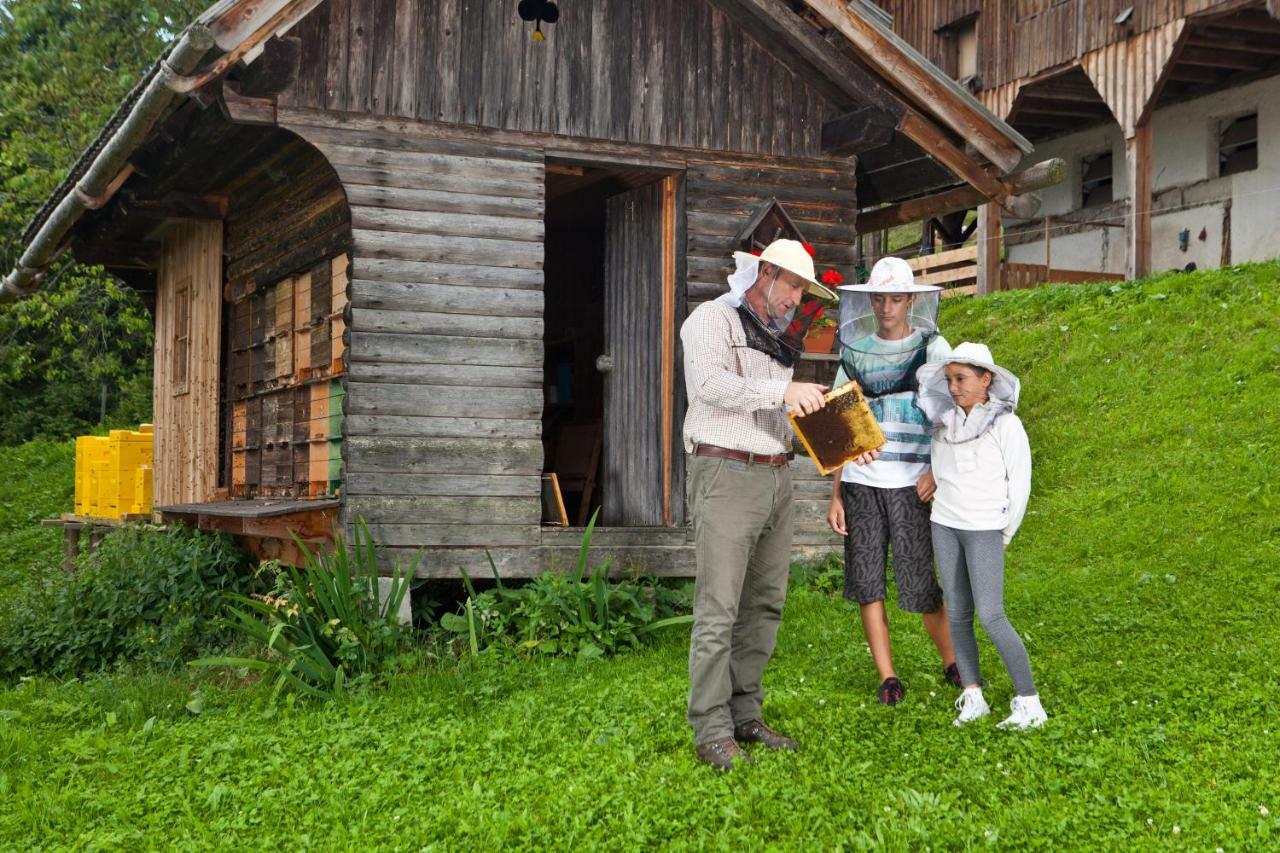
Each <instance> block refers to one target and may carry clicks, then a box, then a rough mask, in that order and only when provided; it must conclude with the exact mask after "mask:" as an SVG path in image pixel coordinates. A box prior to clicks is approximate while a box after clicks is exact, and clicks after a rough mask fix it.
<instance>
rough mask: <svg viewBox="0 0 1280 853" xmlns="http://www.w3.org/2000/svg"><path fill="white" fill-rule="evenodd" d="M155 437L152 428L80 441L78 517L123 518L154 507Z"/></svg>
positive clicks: (77, 443)
mask: <svg viewBox="0 0 1280 853" xmlns="http://www.w3.org/2000/svg"><path fill="white" fill-rule="evenodd" d="M153 440H154V435H153V434H152V429H151V425H150V424H143V425H142V426H141V427H139V428H138V429H137V430H125V429H117V430H112V431H111V433H110V434H109V435H107V436H106V437H105V438H103V437H100V436H94V435H82V436H80V437H78V438H77V439H76V504H75V505H76V514H77V515H83V516H87V517H89V518H119V517H120V516H122V515H134V514H146V513H149V512H151V506H152V491H153V489H152V485H153V481H152V476H153V474H152V471H153V462H154V458H153V454H154V450H153Z"/></svg>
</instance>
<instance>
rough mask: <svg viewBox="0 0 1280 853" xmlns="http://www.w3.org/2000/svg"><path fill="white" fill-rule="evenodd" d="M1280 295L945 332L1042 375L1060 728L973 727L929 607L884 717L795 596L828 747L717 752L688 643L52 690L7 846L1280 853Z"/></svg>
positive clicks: (1059, 297) (812, 611) (1238, 280)
mask: <svg viewBox="0 0 1280 853" xmlns="http://www.w3.org/2000/svg"><path fill="white" fill-rule="evenodd" d="M1278 278H1280V265H1277V264H1267V265H1259V266H1248V267H1242V268H1237V269H1234V270H1227V271H1221V272H1207V273H1199V274H1193V275H1189V276H1173V277H1164V278H1158V279H1154V280H1151V281H1147V282H1141V283H1137V284H1125V285H1120V286H1119V289H1118V290H1116V291H1113V289H1112V288H1111V286H1109V285H1102V286H1097V287H1092V286H1091V287H1077V288H1063V289H1047V290H1041V291H1034V292H1024V293H1015V294H1003V295H999V296H996V297H991V298H987V299H984V300H980V301H972V302H961V303H956V304H951V305H949V306H948V307H947V309H946V314H945V318H944V330H945V331H946V333H947V335H948V337H949V338H950V339H951V341H952V342H953V343H957V342H959V341H961V340H983V341H986V342H988V343H990V344H991V345H992V348H993V349H994V351H995V354H996V357H997V359H998V360H999V361H1001V362H1002V363H1003V364H1005V365H1007V366H1009V367H1010V368H1011V369H1013V370H1014V371H1015V372H1017V373H1018V374H1019V375H1020V376H1021V377H1022V378H1023V380H1024V389H1025V391H1024V393H1025V396H1024V401H1023V405H1022V409H1021V413H1022V415H1023V418H1024V421H1025V422H1026V424H1027V426H1028V431H1029V433H1030V436H1031V442H1032V447H1033V452H1034V454H1035V462H1036V474H1035V478H1036V479H1035V494H1034V496H1033V499H1032V505H1031V514H1029V516H1028V518H1027V521H1026V523H1025V526H1024V528H1023V532H1022V533H1020V534H1019V536H1018V539H1017V540H1015V542H1014V544H1013V545H1012V546H1011V548H1010V550H1009V570H1008V592H1007V603H1008V608H1009V612H1010V615H1011V618H1012V620H1013V622H1014V625H1015V626H1016V627H1018V628H1019V629H1020V631H1021V632H1022V633H1023V635H1024V636H1025V638H1026V641H1027V645H1028V647H1029V649H1030V652H1031V658H1032V664H1033V667H1034V668H1035V671H1036V675H1037V678H1038V680H1039V684H1040V688H1041V691H1042V694H1043V695H1044V697H1045V704H1046V706H1047V708H1048V710H1049V713H1050V715H1051V720H1050V724H1049V726H1048V727H1047V728H1046V729H1044V730H1042V731H1039V732H1035V733H1030V734H1025V735H1013V734H1006V733H1002V732H997V731H995V730H994V728H993V727H992V726H991V725H989V724H987V723H982V724H979V725H976V726H974V727H971V728H968V729H965V730H963V731H961V730H957V729H955V728H953V727H952V726H951V725H950V720H951V717H952V715H953V713H954V712H953V711H952V709H951V701H952V700H953V698H954V694H953V693H952V692H951V691H950V689H949V688H947V687H945V686H944V685H942V684H941V683H940V681H939V679H938V677H937V675H936V672H937V666H936V661H935V660H934V659H933V657H932V651H931V649H930V647H929V646H928V643H927V640H926V639H925V637H924V635H923V632H922V631H921V629H920V626H919V623H918V621H915V620H912V619H909V618H906V617H893V618H894V620H895V621H894V625H895V649H896V652H897V655H898V659H899V668H900V672H901V674H902V676H903V678H904V680H905V681H906V682H907V685H908V701H907V703H906V704H905V705H904V706H900V707H899V708H897V709H893V710H890V709H885V708H882V707H879V706H877V705H875V704H874V703H873V702H872V701H871V692H872V689H873V687H874V674H873V670H872V668H871V665H870V661H869V659H868V657H867V654H866V651H865V647H864V646H863V644H862V643H861V641H858V642H856V643H855V642H854V641H853V640H852V639H851V630H852V626H853V616H854V614H853V613H852V612H851V611H850V610H849V609H848V608H847V607H846V606H845V605H844V604H843V603H842V602H840V601H839V600H836V599H831V598H827V597H824V596H822V595H819V594H817V593H815V592H813V591H811V590H807V589H798V590H795V591H794V592H793V594H792V597H791V600H790V601H789V603H788V612H787V619H786V621H785V623H784V627H783V631H782V635H781V638H780V642H779V648H778V653H777V656H776V657H775V660H774V663H773V665H772V667H771V669H770V671H769V674H768V676H767V686H768V687H769V689H770V698H769V702H768V705H767V709H768V713H769V716H770V719H771V720H772V721H773V722H775V723H777V724H778V725H779V726H780V727H781V728H784V729H785V730H787V731H789V732H791V733H792V734H794V735H795V736H796V737H798V738H799V739H800V740H801V741H802V744H803V750H802V751H801V752H800V753H799V754H797V755H794V756H791V755H788V756H773V755H765V756H762V757H761V760H760V763H759V766H758V767H756V768H754V769H752V770H750V771H747V772H740V773H736V774H733V775H731V776H728V777H721V776H716V775H713V774H712V773H710V772H708V771H706V770H705V769H704V768H702V767H699V766H696V765H695V764H694V762H693V760H692V754H691V752H692V750H691V749H690V743H689V735H688V730H687V728H686V726H685V725H684V723H683V720H682V713H683V701H684V695H685V690H686V682H685V677H684V669H685V655H686V648H687V641H686V640H685V639H684V638H682V637H679V636H673V637H669V638H668V639H667V640H666V641H665V642H663V643H662V644H660V645H658V646H656V647H654V648H651V649H648V650H645V651H643V652H641V653H638V654H634V655H630V656H627V657H624V658H620V659H617V660H614V661H609V662H602V663H596V664H593V665H588V666H582V667H579V666H575V665H574V664H572V663H567V662H560V661H532V662H528V663H517V664H512V663H495V662H482V663H481V664H479V665H467V666H463V667H461V668H450V667H440V668H435V669H431V670H429V671H425V672H422V673H418V674H413V675H408V676H405V677H402V678H400V679H398V680H397V681H396V683H395V684H394V685H392V686H391V687H390V688H388V689H387V690H385V691H383V692H377V693H372V694H369V695H367V696H364V697H360V698H357V699H354V700H351V701H348V702H344V703H338V704H334V705H330V706H327V707H314V706H309V705H305V704H303V703H299V704H298V705H297V706H295V707H292V708H284V709H282V710H280V711H279V712H278V713H272V712H266V711H264V708H265V707H266V706H265V701H264V693H263V691H261V690H260V689H248V690H238V691H226V690H222V689H220V688H217V687H215V686H212V685H208V684H206V685H204V686H203V687H202V688H201V690H202V693H203V694H204V703H205V704H204V710H203V713H202V714H200V715H199V716H196V715H193V714H192V713H191V712H189V711H187V710H186V709H185V705H186V703H187V702H188V700H189V699H190V698H191V697H190V690H191V687H192V684H191V683H190V682H183V681H175V680H168V679H160V678H154V679H152V678H148V677H137V676H134V677H105V676H104V677H102V678H99V679H93V680H90V681H88V682H85V683H73V684H53V683H49V682H45V681H34V682H29V683H26V684H22V685H19V686H15V687H13V688H11V689H9V690H7V691H6V692H0V797H2V798H3V800H4V801H5V803H6V807H5V808H4V809H0V842H2V843H0V846H8V844H12V845H13V846H23V847H25V846H30V844H32V843H44V844H65V845H68V846H77V847H81V846H86V845H105V846H115V845H125V846H136V845H137V842H138V841H139V840H140V839H142V838H144V837H145V838H149V839H150V841H151V843H159V842H160V841H161V840H168V841H171V842H175V843H180V844H184V845H189V846H199V847H207V846H224V845H227V844H229V843H231V839H232V838H233V837H234V834H235V833H242V832H252V833H253V837H254V839H255V840H257V839H261V842H260V843H261V844H263V845H264V846H265V845H267V844H270V843H281V844H286V845H289V846H301V845H306V844H308V843H309V844H311V845H316V846H332V847H350V846H360V847H371V846H374V845H384V846H403V847H416V846H420V845H422V844H427V843H430V842H433V841H436V842H440V843H442V844H443V845H445V846H450V847H454V846H460V845H461V844H463V843H467V844H474V845H476V846H480V847H485V848H490V847H497V846H503V845H510V844H536V845H539V846H544V845H548V844H553V845H556V846H568V845H569V844H573V843H580V842H584V841H585V842H594V843H598V844H603V845H607V846H614V847H622V846H634V845H639V844H645V843H654V842H660V843H661V842H666V843H672V844H675V845H677V846H685V845H688V846H725V847H729V846H733V847H738V846H747V847H758V846H761V845H763V844H769V843H771V842H772V843H786V844H803V845H808V846H816V845H822V846H832V845H835V844H838V843H844V844H846V845H848V846H852V847H862V846H867V845H870V844H872V843H875V842H877V841H879V842H881V843H884V844H887V845H888V846H890V847H893V848H906V847H912V848H915V847H920V846H931V847H942V848H950V847H963V846H978V845H982V844H984V843H991V844H998V845H1000V846H1002V847H1003V846H1014V847H1019V848H1021V847H1048V846H1061V845H1064V844H1065V845H1071V846H1076V845H1079V846H1085V845H1090V846H1099V845H1102V846H1108V847H1110V846H1119V845H1120V844H1136V845H1138V846H1141V847H1152V846H1157V845H1163V844H1167V843H1172V842H1178V843H1181V844H1186V845H1188V846H1192V847H1195V848H1200V849H1205V848H1208V849H1212V848H1214V847H1217V846H1221V847H1224V848H1227V849H1233V848H1234V849H1245V848H1255V849H1256V848H1258V847H1261V846H1266V845H1275V844H1276V843H1277V842H1280V797H1277V794H1276V792H1277V791H1278V790H1280V778H1278V777H1280V773H1278V772H1277V770H1276V769H1275V768H1276V763H1275V749H1274V744H1275V742H1276V734H1277V733H1276V729H1278V728H1280V719H1277V718H1276V716H1275V714H1274V710H1273V705H1272V703H1273V702H1274V700H1275V697H1276V695H1277V691H1278V689H1280V677H1278V676H1277V671H1276V668H1275V665H1274V657H1275V653H1274V650H1275V648H1277V646H1280V619H1277V618H1276V614H1275V610H1274V605H1275V602H1276V601H1277V600H1278V595H1280V579H1278V578H1280V576H1278V575H1277V573H1276V571H1275V565H1276V562H1277V556H1280V554H1277V541H1278V540H1280V529H1278V522H1277V513H1276V505H1277V502H1278V501H1280V495H1278V494H1277V487H1276V486H1274V485H1273V484H1272V483H1270V482H1269V479H1268V478H1269V477H1270V476H1272V475H1274V472H1275V471H1276V470H1280V465H1277V462H1278V461H1280V460H1278V459H1277V456H1278V453H1277V442H1280V439H1277V437H1276V436H1277V435H1278V434H1280V429H1278V428H1280V407H1277V405H1276V402H1277V391H1276V386H1275V382H1276V378H1277V376H1278V375H1280V370H1278V368H1280V344H1278V343H1277V341H1278V340H1280V335H1278V334H1277V332H1280V328H1278V324H1277V320H1276V318H1277V316H1280V285H1278V284H1277V279H1278ZM21 452H23V453H27V452H29V451H28V450H27V449H24V450H23V451H21ZM7 500H9V497H8V493H7V492H6V493H5V497H4V498H3V500H0V503H3V501H7ZM60 500H61V499H60ZM32 503H33V506H34V499H33V500H32ZM54 503H56V501H54ZM54 508H56V507H54ZM4 541H5V542H11V541H12V536H10V538H8V539H6V540H4ZM55 545H56V543H55ZM5 547H11V546H5ZM55 550H56V549H55ZM5 553H6V554H8V553H9V552H8V551H6V552H5ZM983 651H984V655H985V658H984V659H985V660H986V662H987V676H988V677H989V678H990V680H991V681H992V687H991V689H990V690H989V692H988V696H989V698H990V699H992V700H993V705H998V706H1003V705H1004V704H1005V703H1007V700H1008V697H1009V684H1008V679H1007V676H1006V675H1005V674H1004V672H1003V670H1002V669H1001V668H1000V666H999V662H998V658H997V657H996V656H995V655H994V652H993V651H992V650H991V648H990V646H989V645H986V644H985V642H984V646H983ZM997 710H1000V708H999V707H997ZM152 718H154V720H152ZM149 720H150V721H151V722H148V721H149ZM1260 806H1262V807H1265V808H1266V809H1267V811H1268V812H1269V814H1266V815H1264V814H1263V813H1262V810H1261V809H1260ZM1175 827H1176V829H1175ZM1175 833H1176V834H1175Z"/></svg>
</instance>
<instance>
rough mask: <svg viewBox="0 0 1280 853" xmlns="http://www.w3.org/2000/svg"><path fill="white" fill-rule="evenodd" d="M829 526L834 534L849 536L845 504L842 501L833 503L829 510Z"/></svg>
mask: <svg viewBox="0 0 1280 853" xmlns="http://www.w3.org/2000/svg"><path fill="white" fill-rule="evenodd" d="M827 524H829V525H830V526H831V530H832V532H833V533H839V534H840V535H841V536H848V535H849V531H848V530H847V529H846V528H845V526H844V503H843V502H842V501H838V500H833V501H831V506H830V507H828V509H827Z"/></svg>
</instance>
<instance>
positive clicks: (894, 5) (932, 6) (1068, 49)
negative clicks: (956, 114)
mask: <svg viewBox="0 0 1280 853" xmlns="http://www.w3.org/2000/svg"><path fill="white" fill-rule="evenodd" d="M1229 2H1230V0H1147V2H1142V3H1135V2H1133V0H884V2H881V3H880V4H879V5H880V6H881V7H882V8H883V9H884V10H885V11H887V12H889V13H890V14H891V15H892V16H893V29H894V31H895V32H896V33H897V34H898V35H900V36H902V37H903V38H904V39H906V40H907V41H908V42H910V43H911V45H912V46H914V47H915V48H916V49H917V50H919V51H920V52H921V53H923V54H924V55H925V56H927V57H928V58H929V59H930V61H932V62H934V63H935V64H938V65H942V64H943V62H944V60H945V57H946V52H947V49H948V44H947V35H946V31H945V28H946V27H947V25H948V24H951V23H952V22H954V21H956V20H958V19H960V18H963V17H965V16H966V15H969V14H972V13H973V12H977V13H978V17H977V31H978V69H979V76H980V80H981V85H982V88H983V89H995V88H997V87H999V86H1002V85H1004V84H1006V83H1011V82H1013V81H1015V80H1018V79H1021V78H1023V77H1029V76H1032V75H1034V74H1037V73H1039V72H1040V71H1043V70H1045V69H1048V68H1054V67H1056V66H1058V65H1061V64H1063V63H1066V62H1070V61H1071V60H1073V59H1076V58H1077V57H1082V56H1084V55H1085V54H1086V53H1089V52H1091V51H1094V50H1098V49H1099V48H1102V47H1106V46H1107V45H1109V44H1115V43H1118V42H1123V41H1126V40H1127V39H1130V38H1132V37H1133V36H1134V35H1136V34H1141V33H1145V32H1147V31H1149V30H1154V29H1157V28H1159V27H1162V26H1165V25H1167V24H1169V23H1171V22H1174V21H1176V20H1178V19H1179V18H1182V17H1185V16H1187V15H1192V14H1196V13H1199V12H1206V11H1211V10H1212V9H1214V8H1215V7H1218V6H1226V5H1228V3H1229ZM1130 7H1132V8H1133V16H1132V21H1133V27H1132V28H1128V27H1121V26H1117V25H1116V24H1115V19H1116V17H1117V16H1119V15H1120V13H1122V12H1123V11H1125V10H1126V9H1128V8H1130Z"/></svg>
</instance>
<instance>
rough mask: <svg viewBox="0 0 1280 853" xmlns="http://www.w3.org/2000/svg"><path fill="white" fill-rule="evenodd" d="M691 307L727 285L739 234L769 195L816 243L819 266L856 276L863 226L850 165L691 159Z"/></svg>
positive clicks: (688, 191)
mask: <svg viewBox="0 0 1280 853" xmlns="http://www.w3.org/2000/svg"><path fill="white" fill-rule="evenodd" d="M686 180H687V185H686V197H687V216H688V233H689V238H688V298H689V303H690V305H689V310H691V311H692V310H693V308H694V307H695V306H696V305H697V303H701V302H705V301H706V300H708V299H713V298H715V297H716V296H719V295H720V294H721V293H724V292H725V291H726V290H727V289H728V284H727V282H726V278H727V276H728V275H729V273H731V272H732V271H733V260H732V257H731V255H732V252H733V251H734V250H735V249H737V248H738V247H737V246H735V245H734V244H733V237H734V235H735V234H736V233H737V232H738V231H739V230H740V229H741V228H742V226H743V225H744V224H745V223H746V222H747V220H748V219H749V218H750V216H751V214H752V213H754V212H755V211H756V210H757V209H758V208H759V206H760V205H761V204H763V203H764V202H765V201H767V200H768V199H769V198H771V197H773V198H777V199H778V201H780V202H782V204H783V206H784V207H785V208H786V210H787V212H788V213H789V214H790V215H791V218H792V220H793V221H794V222H795V223H796V227H798V228H799V229H800V231H801V233H802V234H803V235H804V237H805V239H806V240H808V242H810V243H811V244H813V247H814V250H815V259H816V263H817V265H818V269H819V271H821V270H822V269H825V268H827V267H834V268H835V269H837V270H838V271H839V272H840V273H841V275H843V276H844V279H845V281H848V282H852V281H854V278H853V275H854V270H853V262H854V252H855V248H854V244H855V243H856V241H857V232H856V229H855V227H854V217H855V214H856V212H857V197H856V195H857V194H856V191H855V179H854V174H853V169H852V166H851V164H848V163H840V162H839V161H834V162H833V161H816V160H810V161H800V160H788V161H786V162H776V163H770V164H767V165H765V164H751V165H750V166H746V165H744V164H741V163H733V162H724V161H719V162H717V161H707V162H691V163H690V164H689V171H688V176H687V179H686Z"/></svg>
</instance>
